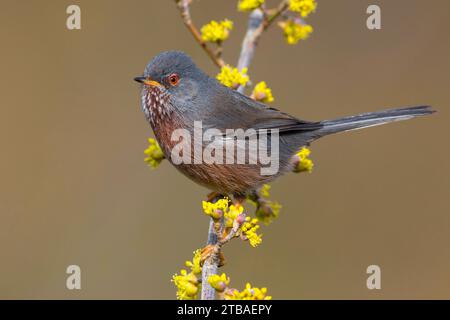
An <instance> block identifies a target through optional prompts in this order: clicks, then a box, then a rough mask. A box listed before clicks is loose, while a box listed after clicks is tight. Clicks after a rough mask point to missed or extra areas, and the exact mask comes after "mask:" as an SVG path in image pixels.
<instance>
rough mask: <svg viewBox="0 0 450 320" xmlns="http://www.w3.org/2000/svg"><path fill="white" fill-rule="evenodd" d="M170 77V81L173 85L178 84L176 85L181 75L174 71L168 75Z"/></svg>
mask: <svg viewBox="0 0 450 320" xmlns="http://www.w3.org/2000/svg"><path fill="white" fill-rule="evenodd" d="M168 79H169V83H170V84H171V85H172V86H176V85H177V84H178V82H179V81H180V76H179V75H178V74H176V73H172V74H171V75H170V76H169V77H168Z"/></svg>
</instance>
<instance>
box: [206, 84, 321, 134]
mask: <svg viewBox="0 0 450 320" xmlns="http://www.w3.org/2000/svg"><path fill="white" fill-rule="evenodd" d="M219 89H220V90H221V91H222V90H223V92H220V94H215V95H213V98H212V99H211V100H210V101H209V103H208V104H209V106H208V108H207V109H208V110H207V111H206V113H207V114H205V116H204V118H203V119H204V120H203V125H204V127H205V128H216V129H219V130H221V131H224V130H226V129H244V130H247V129H251V128H252V129H255V130H257V131H258V130H261V129H278V130H279V132H280V133H283V132H293V131H312V130H317V129H319V128H321V126H322V125H321V124H320V123H319V122H311V121H305V120H300V119H297V118H295V117H293V116H291V115H289V114H287V113H284V112H281V111H279V110H277V109H275V108H271V107H269V106H267V105H265V104H263V103H260V102H257V101H255V100H253V99H251V98H249V97H247V96H245V95H242V94H240V93H239V92H237V91H235V90H231V89H229V88H226V87H223V86H221V88H219Z"/></svg>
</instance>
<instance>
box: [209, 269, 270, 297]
mask: <svg viewBox="0 0 450 320" xmlns="http://www.w3.org/2000/svg"><path fill="white" fill-rule="evenodd" d="M208 282H209V284H210V285H211V287H213V288H214V289H215V290H216V291H217V292H218V293H219V294H220V297H222V298H223V299H225V300H272V297H271V296H268V295H267V288H261V289H259V288H256V287H252V285H251V284H250V283H247V284H246V285H245V289H244V290H242V291H239V290H237V289H234V288H228V285H229V284H230V278H228V277H227V275H226V274H225V273H222V274H221V275H220V276H219V275H217V274H214V275H212V276H209V278H208Z"/></svg>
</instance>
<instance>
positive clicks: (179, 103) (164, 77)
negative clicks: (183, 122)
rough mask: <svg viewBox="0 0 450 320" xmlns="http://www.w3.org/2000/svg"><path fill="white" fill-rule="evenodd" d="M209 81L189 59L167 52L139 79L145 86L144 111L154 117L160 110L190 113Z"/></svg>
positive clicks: (173, 52)
mask: <svg viewBox="0 0 450 320" xmlns="http://www.w3.org/2000/svg"><path fill="white" fill-rule="evenodd" d="M207 78H208V76H207V75H206V74H204V73H203V72H202V71H201V70H200V69H198V68H197V66H196V65H195V64H194V62H193V61H192V59H191V58H190V57H189V56H187V55H186V54H184V53H183V52H180V51H167V52H163V53H161V54H159V55H157V56H156V57H155V58H153V59H152V60H151V61H150V62H149V64H148V65H147V67H146V68H145V71H144V74H143V76H141V77H136V78H135V80H136V81H138V82H140V83H142V108H143V110H144V112H145V113H146V115H147V117H149V118H150V117H151V116H152V112H153V111H155V109H158V107H160V108H163V109H166V111H167V108H176V109H178V111H180V112H182V111H186V109H188V108H189V105H192V104H193V103H192V102H193V100H195V99H196V97H197V95H198V93H199V91H200V88H201V86H202V83H204V82H205V80H206V79H207ZM163 111H164V110H163ZM150 120H151V119H150Z"/></svg>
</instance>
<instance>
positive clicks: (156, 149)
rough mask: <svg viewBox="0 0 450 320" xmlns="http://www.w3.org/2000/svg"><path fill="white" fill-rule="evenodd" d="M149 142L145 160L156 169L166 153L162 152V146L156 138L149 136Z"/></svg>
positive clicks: (145, 151)
mask: <svg viewBox="0 0 450 320" xmlns="http://www.w3.org/2000/svg"><path fill="white" fill-rule="evenodd" d="M148 143H149V146H148V148H147V149H145V150H144V153H145V154H146V155H147V157H146V158H145V159H144V161H145V162H146V163H147V164H148V165H149V167H151V168H152V169H154V168H156V167H158V166H159V164H160V163H161V161H162V160H163V159H164V153H163V152H162V150H161V147H160V146H159V145H158V142H156V140H155V139H153V138H148Z"/></svg>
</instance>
